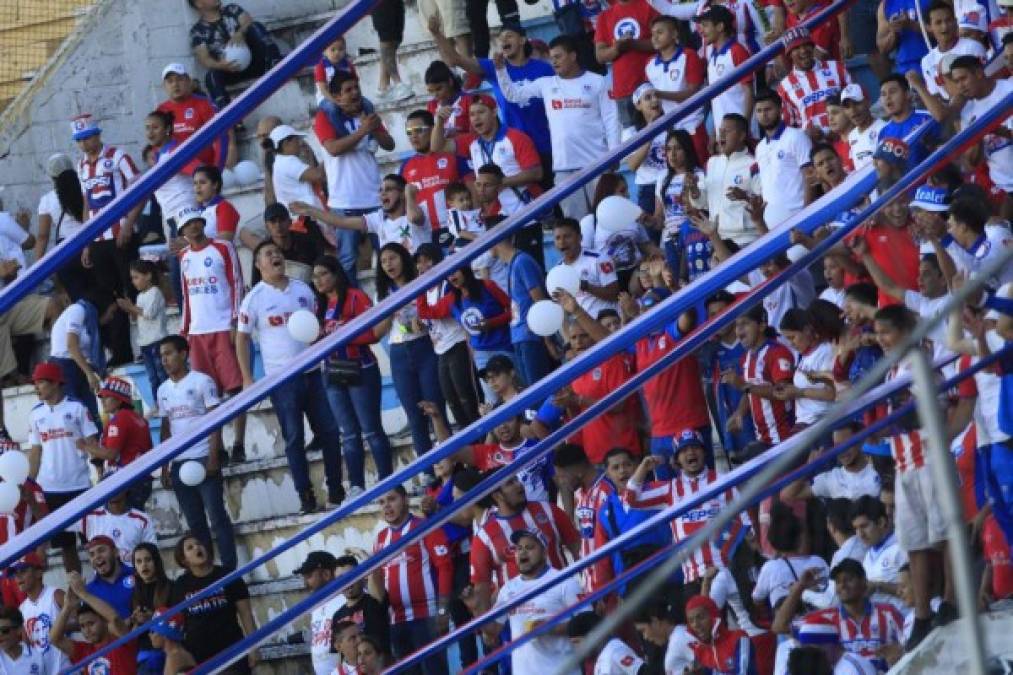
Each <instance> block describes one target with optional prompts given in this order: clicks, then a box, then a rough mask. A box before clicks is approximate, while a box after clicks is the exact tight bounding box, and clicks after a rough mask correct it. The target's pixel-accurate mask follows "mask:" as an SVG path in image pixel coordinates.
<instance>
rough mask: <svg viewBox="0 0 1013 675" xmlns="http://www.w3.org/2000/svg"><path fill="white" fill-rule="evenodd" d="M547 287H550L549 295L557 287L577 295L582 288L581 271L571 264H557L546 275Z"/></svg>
mask: <svg viewBox="0 0 1013 675" xmlns="http://www.w3.org/2000/svg"><path fill="white" fill-rule="evenodd" d="M545 287H546V288H547V289H549V295H552V294H553V293H555V292H556V290H557V289H562V290H564V291H566V292H567V293H569V294H570V295H576V294H577V291H579V290H580V272H578V271H577V270H575V269H573V268H572V267H570V266H569V265H556V266H555V267H553V268H552V269H551V270H549V273H548V274H546V275H545Z"/></svg>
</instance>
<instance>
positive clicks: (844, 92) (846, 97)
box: [841, 82, 865, 103]
mask: <svg viewBox="0 0 1013 675" xmlns="http://www.w3.org/2000/svg"><path fill="white" fill-rule="evenodd" d="M864 100H865V92H864V91H862V85H860V84H858V83H857V82H852V83H851V84H849V85H848V86H846V87H845V88H844V89H841V103H844V102H845V101H854V102H856V103H860V102H862V101H864Z"/></svg>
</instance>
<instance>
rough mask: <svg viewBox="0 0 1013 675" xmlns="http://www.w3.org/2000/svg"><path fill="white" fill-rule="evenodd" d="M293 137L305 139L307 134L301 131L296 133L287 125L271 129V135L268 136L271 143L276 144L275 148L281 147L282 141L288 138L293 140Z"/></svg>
mask: <svg viewBox="0 0 1013 675" xmlns="http://www.w3.org/2000/svg"><path fill="white" fill-rule="evenodd" d="M292 136H298V137H299V138H304V137H305V136H306V134H304V133H302V132H301V131H296V130H295V129H293V128H292V127H290V126H289V125H287V124H279V125H278V126H276V127H275V128H274V129H271V133H270V134H269V135H268V138H270V139H271V142H272V143H274V147H278V146H279V145H281V142H282V141H284V140H285V139H286V138H291V137H292Z"/></svg>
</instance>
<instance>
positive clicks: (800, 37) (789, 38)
mask: <svg viewBox="0 0 1013 675" xmlns="http://www.w3.org/2000/svg"><path fill="white" fill-rule="evenodd" d="M781 39H782V40H784V42H785V45H784V53H785V54H790V53H791V50H793V49H797V48H798V47H801V46H802V45H811V44H813V38H812V35H811V34H810V33H809V30H808V29H806V28H794V29H792V30H790V31H788V32H787V33H785V34H784V37H783V38H781Z"/></svg>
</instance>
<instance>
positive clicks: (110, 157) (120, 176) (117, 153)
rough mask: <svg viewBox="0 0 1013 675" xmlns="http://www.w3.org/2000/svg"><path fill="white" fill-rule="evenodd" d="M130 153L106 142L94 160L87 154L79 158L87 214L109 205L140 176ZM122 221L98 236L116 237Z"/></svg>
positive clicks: (78, 171)
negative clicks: (106, 144) (90, 159)
mask: <svg viewBox="0 0 1013 675" xmlns="http://www.w3.org/2000/svg"><path fill="white" fill-rule="evenodd" d="M140 175H141V174H140V172H139V171H138V170H137V165H136V164H134V160H132V159H130V155H128V154H127V153H125V152H123V151H122V150H120V149H119V148H114V147H112V146H105V147H104V148H102V151H101V152H100V153H99V155H98V157H97V158H96V159H95V161H94V162H92V161H89V160H88V158H87V157H84V158H82V159H80V160H78V162H77V177H78V179H79V180H80V181H81V189H82V190H83V191H84V199H85V203H86V204H87V206H88V217H89V218H93V217H94V216H95V214H97V213H98V212H99V211H101V210H102V209H103V208H105V207H106V205H107V204H109V202H111V201H112V200H114V199H116V197H118V196H119V194H120V193H121V192H123V191H124V190H126V189H127V187H129V186H130V184H131V183H133V182H134V181H135V180H137V178H138V177H139V176H140ZM119 231H120V226H119V224H118V223H117V224H115V225H113V226H112V227H111V228H109V229H108V230H106V231H105V232H103V233H102V234H101V235H99V237H98V239H113V238H115V237H116V235H117V234H119Z"/></svg>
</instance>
